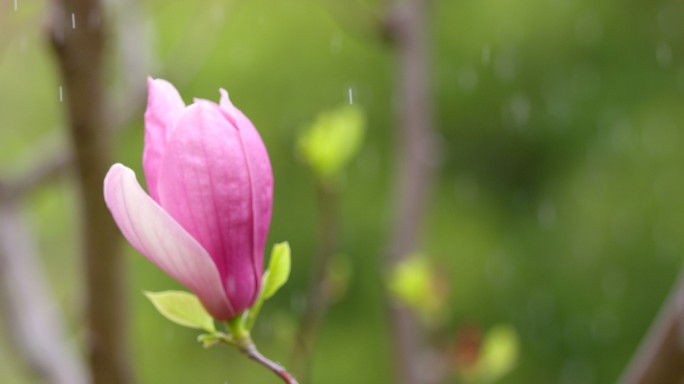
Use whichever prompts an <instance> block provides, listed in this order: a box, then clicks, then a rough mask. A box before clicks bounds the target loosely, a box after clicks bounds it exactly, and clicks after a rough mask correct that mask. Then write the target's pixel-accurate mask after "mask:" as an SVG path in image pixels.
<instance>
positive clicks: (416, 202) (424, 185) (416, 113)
mask: <svg viewBox="0 0 684 384" xmlns="http://www.w3.org/2000/svg"><path fill="white" fill-rule="evenodd" d="M428 3H429V2H428V1H427V0H408V1H395V2H394V4H393V6H392V8H391V9H390V10H389V13H388V18H387V25H386V29H387V35H388V37H389V39H390V43H391V45H392V49H393V51H394V57H395V58H394V60H395V63H396V76H397V77H396V90H395V92H396V102H397V105H396V106H395V108H396V113H397V114H396V124H397V141H396V143H395V157H396V160H395V163H394V164H395V169H394V174H395V177H396V185H395V188H393V189H392V191H394V196H393V199H394V204H395V205H394V208H393V212H392V221H391V223H392V224H391V229H390V234H389V244H388V245H387V249H388V253H387V267H388V268H389V269H390V270H393V269H394V268H396V267H397V266H398V265H399V264H400V263H401V262H402V261H403V260H404V259H406V258H407V257H408V256H409V255H410V254H411V253H413V252H416V251H417V250H418V247H419V244H418V242H419V237H420V235H421V230H422V228H423V226H422V224H423V220H424V219H425V210H426V208H427V204H428V200H429V197H430V192H431V189H432V183H433V174H434V168H435V166H436V161H435V159H436V157H435V156H436V153H435V151H436V150H437V148H436V146H435V137H436V136H435V132H434V128H433V115H432V114H433V108H434V107H433V104H432V90H431V87H430V81H431V80H430V75H429V67H430V43H429V41H430V39H429V37H428V29H427V25H428V21H427V20H428V19H427V18H428ZM389 317H390V324H391V329H392V339H393V342H394V344H395V348H394V354H395V362H394V365H395V368H396V376H397V377H396V382H397V383H401V384H423V383H427V382H429V380H430V373H431V370H430V369H429V366H425V364H426V362H425V361H424V357H425V349H426V346H425V344H424V340H423V337H424V335H423V330H422V329H421V327H420V325H419V324H418V320H417V319H416V316H415V314H414V313H413V312H412V311H411V310H410V309H409V308H407V307H406V306H405V305H403V304H401V303H398V302H397V301H392V302H391V304H390V311H389ZM428 364H429V363H428Z"/></svg>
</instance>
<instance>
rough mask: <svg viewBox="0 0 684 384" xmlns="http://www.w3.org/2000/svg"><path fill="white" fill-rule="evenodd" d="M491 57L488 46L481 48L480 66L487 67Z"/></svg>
mask: <svg viewBox="0 0 684 384" xmlns="http://www.w3.org/2000/svg"><path fill="white" fill-rule="evenodd" d="M491 56H492V51H491V48H490V47H489V44H487V45H485V46H484V47H482V65H489V61H490V60H491Z"/></svg>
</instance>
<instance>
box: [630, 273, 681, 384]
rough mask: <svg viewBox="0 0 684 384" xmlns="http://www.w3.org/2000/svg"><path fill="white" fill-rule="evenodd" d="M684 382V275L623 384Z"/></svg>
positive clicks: (674, 383) (672, 383) (648, 334)
mask: <svg viewBox="0 0 684 384" xmlns="http://www.w3.org/2000/svg"><path fill="white" fill-rule="evenodd" d="M682 382H684V271H683V272H681V273H680V276H679V280H678V281H677V284H676V286H675V287H674V288H673V290H672V292H671V293H670V296H669V298H668V299H667V301H665V304H663V308H662V309H661V310H660V313H659V314H658V317H657V318H656V319H655V320H654V321H653V324H652V325H651V328H650V329H649V331H648V333H647V334H646V336H645V337H644V340H643V341H642V342H641V345H640V346H639V350H638V351H637V352H636V354H635V356H634V357H633V359H632V361H631V362H630V364H629V366H628V367H627V369H626V370H625V372H624V373H623V375H622V378H620V383H621V384H680V383H682Z"/></svg>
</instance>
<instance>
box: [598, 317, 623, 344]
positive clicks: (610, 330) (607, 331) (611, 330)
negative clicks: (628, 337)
mask: <svg viewBox="0 0 684 384" xmlns="http://www.w3.org/2000/svg"><path fill="white" fill-rule="evenodd" d="M619 335H620V318H619V317H618V316H617V315H616V314H615V312H614V311H612V310H610V309H602V310H601V311H600V312H599V313H598V314H596V316H594V319H593V320H592V322H591V336H592V337H593V338H594V339H595V340H597V341H599V342H602V343H606V344H607V343H610V342H612V341H614V340H616V339H617V338H618V336H619Z"/></svg>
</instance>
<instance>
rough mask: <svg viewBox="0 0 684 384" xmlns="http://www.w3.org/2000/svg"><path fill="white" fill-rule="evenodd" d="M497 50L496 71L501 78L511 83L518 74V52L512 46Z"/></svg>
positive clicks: (495, 57)
mask: <svg viewBox="0 0 684 384" xmlns="http://www.w3.org/2000/svg"><path fill="white" fill-rule="evenodd" d="M497 52H498V53H497V54H496V55H495V56H494V73H496V76H497V77H498V78H499V79H501V80H503V81H505V82H508V83H510V82H512V81H513V80H515V77H516V76H517V74H518V60H519V56H518V52H517V51H516V49H515V48H512V47H508V48H506V49H502V50H501V51H497Z"/></svg>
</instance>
